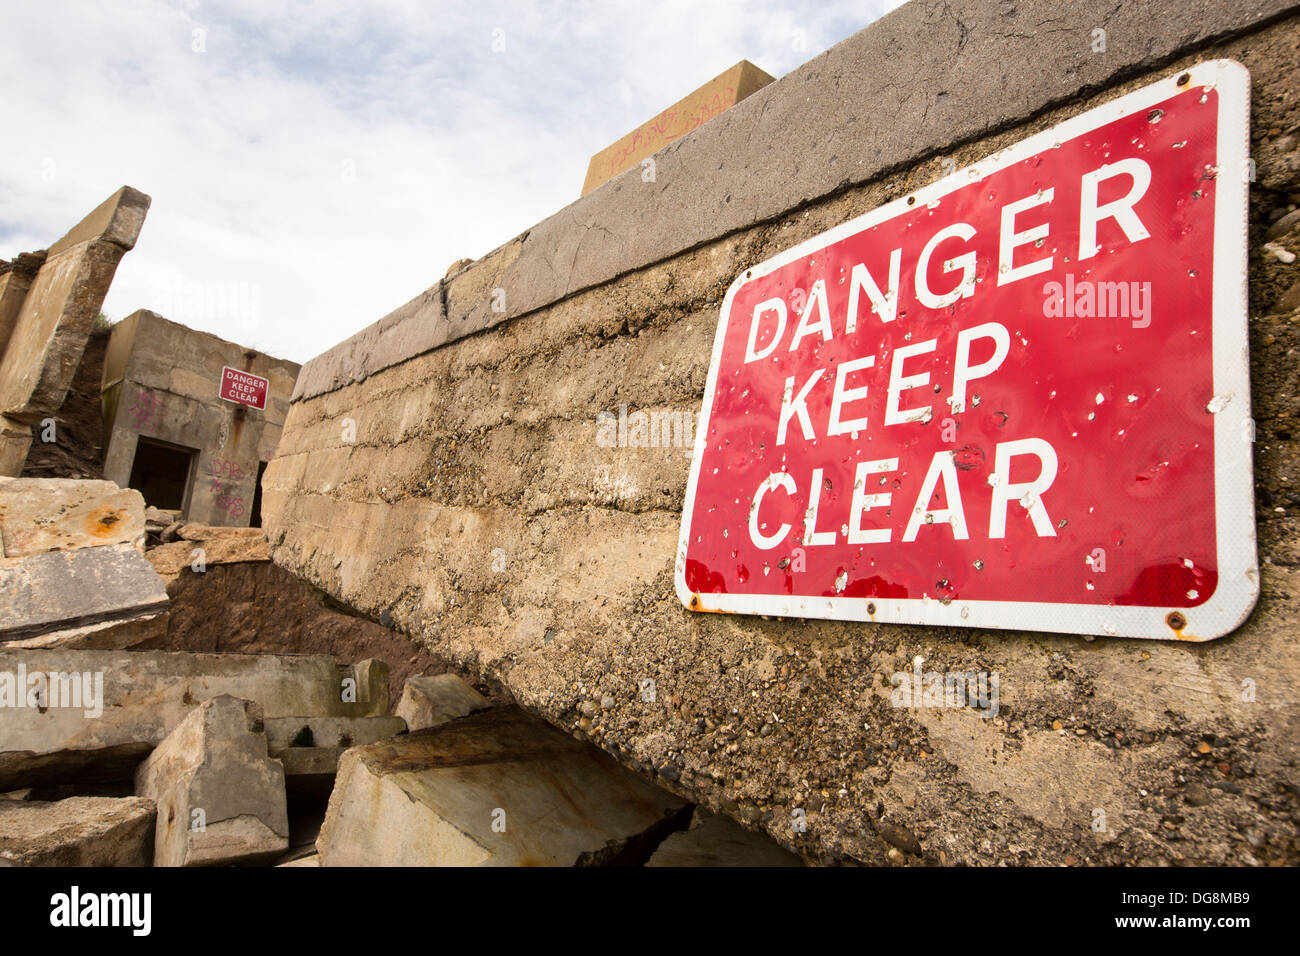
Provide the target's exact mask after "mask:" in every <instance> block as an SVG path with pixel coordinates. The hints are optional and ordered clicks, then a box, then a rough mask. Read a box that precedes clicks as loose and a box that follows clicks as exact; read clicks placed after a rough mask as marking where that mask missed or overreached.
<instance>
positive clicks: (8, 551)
mask: <svg viewBox="0 0 1300 956" xmlns="http://www.w3.org/2000/svg"><path fill="white" fill-rule="evenodd" d="M106 544H129V545H132V546H133V547H134V548H135V549H136V550H137V551H140V552H141V553H143V552H144V498H142V497H141V496H140V492H138V491H133V490H131V489H130V488H119V487H118V486H117V485H115V484H114V483H113V482H111V481H79V480H73V479H70V478H10V479H0V558H18V557H23V556H25V555H29V554H40V553H42V552H44V551H72V550H75V549H77V548H93V547H97V546H100V545H106Z"/></svg>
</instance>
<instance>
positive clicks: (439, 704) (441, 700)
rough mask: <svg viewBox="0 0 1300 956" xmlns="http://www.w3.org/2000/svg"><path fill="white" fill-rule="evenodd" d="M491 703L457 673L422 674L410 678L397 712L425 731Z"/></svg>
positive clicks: (403, 690)
mask: <svg viewBox="0 0 1300 956" xmlns="http://www.w3.org/2000/svg"><path fill="white" fill-rule="evenodd" d="M491 706H492V702H491V701H490V700H488V699H487V698H486V697H484V696H483V695H482V694H480V693H479V692H478V691H476V690H475V689H474V688H473V687H470V686H469V685H468V684H466V683H465V682H464V681H463V680H461V679H460V678H459V677H457V676H456V675H455V674H437V675H435V676H433V677H425V676H423V675H420V676H416V677H411V678H408V679H407V681H406V683H405V684H404V685H403V687H402V696H401V699H400V700H398V702H397V708H396V709H395V710H394V711H393V713H394V714H396V715H397V716H398V717H401V718H402V719H403V720H405V721H406V726H407V727H409V728H410V729H411V730H424V729H425V728H426V727H437V726H438V725H439V724H445V723H447V721H449V720H455V719H456V718H458V717H467V716H469V715H470V714H472V713H473V712H474V711H476V710H484V709H485V708H488V707H491Z"/></svg>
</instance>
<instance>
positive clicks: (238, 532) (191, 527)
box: [176, 521, 266, 541]
mask: <svg viewBox="0 0 1300 956" xmlns="http://www.w3.org/2000/svg"><path fill="white" fill-rule="evenodd" d="M176 536H177V537H178V538H184V539H185V540H186V541H212V540H214V539H216V538H252V539H254V540H256V539H258V538H260V539H262V540H263V541H265V540H266V535H265V534H264V533H263V532H262V529H261V528H227V527H225V526H223V525H210V524H196V523H194V522H192V521H190V522H187V523H185V524H183V525H181V526H180V528H179V529H177V531H176Z"/></svg>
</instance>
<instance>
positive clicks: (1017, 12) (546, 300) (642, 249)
mask: <svg viewBox="0 0 1300 956" xmlns="http://www.w3.org/2000/svg"><path fill="white" fill-rule="evenodd" d="M1298 10H1300V0H1236V2H1234V3H1223V2H1221V0H1135V2H1123V3H1120V2H1116V0H1075V2H1073V3H1070V4H1061V3H1060V2H1059V0H1020V2H1018V3H1010V2H1009V0H912V2H910V3H907V4H905V5H903V6H902V7H899V8H898V9H897V10H895V11H893V12H892V13H889V14H887V15H886V16H884V17H882V18H881V19H879V20H877V21H876V22H875V23H872V24H871V25H870V26H868V27H866V28H865V29H863V30H860V31H859V32H858V33H855V34H854V35H853V36H851V37H849V38H848V39H847V40H844V41H843V42H841V43H839V44H837V45H836V46H834V47H832V48H831V49H829V50H827V51H826V52H825V53H822V54H821V55H820V56H817V57H815V58H814V59H812V60H810V61H808V62H807V63H805V64H804V65H803V66H801V67H799V68H798V69H796V70H794V71H793V72H791V73H789V74H787V75H786V76H784V77H781V78H780V79H778V80H776V81H775V82H774V83H770V84H768V85H767V86H766V87H764V88H763V89H761V90H759V91H758V92H756V93H754V94H753V95H751V96H749V97H748V98H746V99H745V100H743V101H741V102H740V103H738V104H736V105H735V106H733V107H732V108H731V109H729V110H727V111H726V112H724V113H722V114H721V115H720V116H718V117H717V118H715V119H714V120H712V121H711V122H708V123H706V124H704V125H703V126H701V127H699V128H698V129H696V130H694V131H693V132H691V133H689V134H688V135H686V136H684V137H682V138H681V139H678V140H676V141H674V142H673V143H670V144H669V145H668V146H666V147H664V148H663V149H662V150H660V151H659V152H657V153H655V155H654V163H655V177H654V180H653V181H652V182H645V181H643V180H642V168H641V167H640V166H636V167H634V168H633V169H630V170H628V171H627V172H625V173H622V174H620V175H619V176H616V177H614V178H613V179H611V180H610V181H609V182H607V183H605V184H604V185H603V186H601V187H599V188H598V189H595V190H593V191H592V192H591V193H588V194H587V195H586V196H584V197H582V198H581V199H579V200H577V201H576V202H574V203H571V204H570V205H568V206H566V207H565V208H564V209H561V210H560V211H559V212H557V213H556V214H555V215H553V216H551V217H549V218H547V219H545V220H543V221H542V222H540V223H538V224H537V225H536V226H534V227H533V228H532V229H530V230H528V231H527V232H525V233H523V234H522V235H520V236H518V237H516V238H515V239H512V240H511V241H509V242H507V243H506V244H505V245H503V246H501V247H499V248H497V249H495V250H493V251H492V252H490V253H488V254H487V255H486V256H484V257H483V258H482V259H480V260H478V261H477V262H475V263H473V264H472V265H470V266H468V267H466V268H464V269H461V270H460V271H458V272H457V273H456V274H455V275H454V276H451V277H449V278H446V279H442V280H439V281H438V282H437V283H435V284H434V286H433V287H431V288H430V289H428V290H427V291H425V292H423V293H421V294H420V295H419V296H416V298H415V299H413V300H411V302H409V303H407V304H406V305H404V306H402V307H401V308H399V309H397V310H396V311H394V312H392V313H390V314H389V315H388V316H386V317H384V318H383V319H380V320H379V322H377V323H375V324H373V325H371V326H369V327H367V328H365V329H363V330H362V331H361V332H358V333H357V334H356V335H354V336H352V337H351V338H349V339H347V340H345V341H344V342H342V343H340V344H339V345H337V346H335V347H334V348H331V349H329V350H328V351H326V352H324V353H322V354H321V355H319V356H317V357H316V358H314V359H312V360H310V361H309V362H307V363H306V364H305V365H304V366H303V369H302V372H301V373H300V375H299V377H298V382H297V385H296V387H295V389H294V394H293V400H294V401H297V400H298V399H301V398H313V397H315V396H318V395H322V394H325V393H327V392H331V391H334V390H336V389H338V388H341V387H343V386H345V385H347V384H350V383H352V382H359V381H363V380H364V379H365V378H367V377H368V376H370V375H372V374H374V373H375V372H378V371H382V370H383V369H385V368H389V367H391V366H393V365H397V364H400V363H401V362H403V361H405V360H406V359H409V358H413V357H415V356H416V355H420V354H423V353H424V352H427V351H431V350H432V349H434V348H438V347H439V346H442V345H445V344H447V343H448V342H451V341H455V340H456V339H459V338H462V337H464V336H466V335H470V334H473V333H475V332H479V331H482V330H483V329H487V328H491V327H492V326H494V325H497V324H499V323H500V322H503V321H505V320H507V319H511V318H518V317H520V316H523V315H527V314H528V313H530V312H534V311H537V310H538V309H541V308H544V307H546V306H548V305H551V304H553V303H554V302H557V301H559V300H562V299H564V298H566V297H568V296H571V295H573V294H575V293H577V292H580V291H582V290H584V289H588V288H592V287H594V286H598V285H601V284H603V283H606V282H609V281H611V280H613V279H616V278H618V277H619V276H621V275H625V274H627V273H629V272H632V271H635V270H637V269H640V268H643V267H645V266H649V265H652V264H654V263H656V262H661V261H663V260H665V259H669V258H672V257H673V256H676V255H678V254H680V253H683V252H685V251H688V250H690V249H692V248H695V247H697V246H699V245H701V244H703V243H707V242H711V241H713V240H716V239H718V238H721V237H723V236H726V235H728V234H730V233H733V232H736V231H738V230H741V229H747V228H750V227H752V226H754V225H756V224H760V223H763V222H767V221H770V220H773V219H776V218H779V217H780V216H781V215H783V214H786V213H788V212H790V211H792V210H795V209H798V208H800V207H802V206H804V205H807V204H808V203H811V202H814V201H816V200H818V199H821V198H824V197H826V196H828V195H831V194H834V193H837V192H840V191H842V190H844V189H847V188H850V187H852V186H858V185H861V184H863V183H867V182H870V181H872V180H874V179H877V178H879V177H880V176H882V175H884V174H887V173H889V172H891V171H893V170H896V169H898V168H899V167H900V166H903V165H905V164H908V163H912V162H916V161H918V160H920V159H923V158H925V157H927V156H930V155H933V154H934V153H937V152H940V151H943V150H946V149H951V148H953V147H955V146H957V145H959V144H962V143H966V142H969V141H972V140H976V139H979V138H981V137H984V136H987V135H989V134H990V133H993V132H996V131H998V130H1001V129H1005V128H1008V127H1010V126H1013V125H1015V124H1017V123H1021V122H1024V121H1026V120H1028V119H1031V118H1032V117H1033V116H1035V115H1037V114H1038V113H1041V112H1043V111H1044V110H1047V109H1049V108H1052V107H1055V106H1059V105H1061V104H1062V103H1064V102H1067V101H1069V100H1071V99H1073V98H1076V97H1079V96H1082V95H1085V94H1087V93H1091V92H1095V91H1096V90H1098V89H1100V88H1102V87H1104V86H1106V85H1108V84H1112V83H1116V82H1119V81H1121V80H1124V79H1127V78H1130V77H1132V76H1135V75H1137V74H1139V73H1141V72H1144V71H1148V70H1154V69H1158V68H1159V67H1160V66H1162V65H1164V64H1165V63H1167V62H1169V61H1171V60H1172V59H1174V58H1175V57H1178V56H1180V55H1186V54H1187V53H1188V52H1191V51H1194V50H1196V49H1198V48H1201V47H1205V46H1208V45H1210V44H1212V43H1215V42H1219V41H1221V40H1223V39H1225V38H1228V37H1231V36H1234V35H1240V34H1242V33H1246V32H1250V31H1252V30H1257V29H1260V28H1262V27H1263V26H1265V25H1267V24H1268V23H1271V22H1273V21H1275V20H1277V19H1279V18H1281V17H1283V16H1285V15H1288V14H1291V13H1294V12H1296V11H1298ZM1096 30H1104V31H1105V35H1104V51H1101V52H1096V51H1094V46H1095V45H1096V42H1097V39H1098V37H1097V35H1096V34H1095V33H1094V31H1096ZM1045 63H1050V64H1053V67H1052V69H1043V64H1045ZM756 133H757V134H758V135H757V136H755V134H756ZM814 151H815V152H816V154H817V155H816V161H815V162H810V161H809V154H810V153H811V152H814ZM739 268H740V267H739V266H738V269H739Z"/></svg>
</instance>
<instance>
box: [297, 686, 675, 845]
mask: <svg viewBox="0 0 1300 956" xmlns="http://www.w3.org/2000/svg"><path fill="white" fill-rule="evenodd" d="M684 809H685V807H684V804H683V803H682V802H681V801H680V800H679V799H677V798H676V797H674V796H673V795H672V794H670V793H668V792H666V791H664V790H660V789H659V788H657V787H655V786H653V785H652V784H650V783H649V782H647V781H645V780H643V779H642V778H640V777H639V776H637V775H636V774H633V773H631V772H630V771H628V770H625V769H624V768H623V767H621V766H619V764H618V763H617V762H615V761H614V760H613V759H612V758H611V757H609V756H608V755H607V754H604V753H602V752H601V751H599V750H597V749H595V748H593V747H591V746H590V745H587V744H583V743H579V742H578V741H576V740H574V739H572V738H571V737H569V736H567V735H566V734H564V733H562V732H561V731H559V730H556V729H555V728H554V727H552V726H550V725H549V724H547V723H545V722H543V721H540V720H537V719H536V718H533V717H529V716H528V715H526V714H524V713H523V712H522V711H520V710H518V709H517V708H513V707H499V708H493V709H491V710H486V711H482V712H480V713H477V714H473V715H471V716H469V717H466V718H464V719H462V720H458V721H454V722H452V723H449V724H443V725H442V726H441V727H434V728H431V729H428V730H422V731H419V732H418V733H414V734H407V735H404V736H402V737H396V738H393V739H392V740H387V741H381V742H379V743H374V744H370V745H368V746H365V747H356V748H353V749H352V750H349V751H348V752H347V753H345V754H344V755H343V759H342V761H340V763H339V773H338V778H337V780H336V782H335V786H334V792H333V794H331V796H330V803H329V809H328V811H327V812H326V815H325V823H324V825H323V826H322V827H321V834H320V838H319V839H318V840H317V841H316V848H317V850H318V851H319V853H320V862H321V865H322V866H572V865H575V864H576V865H587V864H602V863H608V862H610V861H613V860H616V859H617V858H618V857H619V855H620V854H621V853H625V852H632V851H633V850H634V848H636V847H638V846H639V845H640V843H641V842H642V841H653V842H657V841H658V840H659V839H660V838H661V837H662V835H663V833H664V832H666V831H668V830H671V829H673V828H674V827H675V825H676V820H677V818H678V817H679V815H680V814H681V813H682V812H683V811H684ZM652 845H653V844H652Z"/></svg>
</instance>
